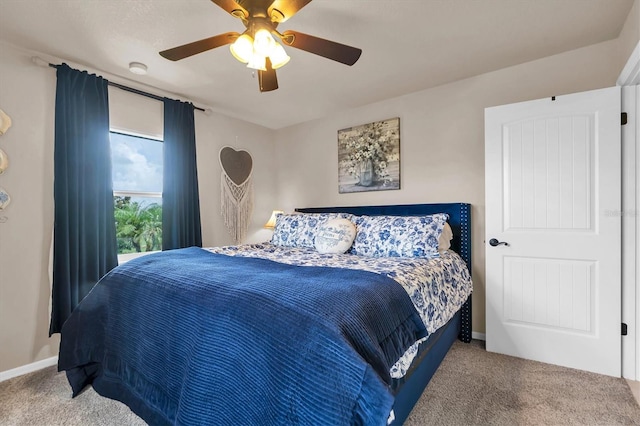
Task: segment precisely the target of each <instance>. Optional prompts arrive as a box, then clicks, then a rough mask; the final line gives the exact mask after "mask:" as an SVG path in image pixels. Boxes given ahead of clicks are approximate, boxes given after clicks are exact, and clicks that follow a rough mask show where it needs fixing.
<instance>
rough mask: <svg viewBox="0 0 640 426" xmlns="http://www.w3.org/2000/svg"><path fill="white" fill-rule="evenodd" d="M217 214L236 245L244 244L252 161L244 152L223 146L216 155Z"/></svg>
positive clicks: (249, 201) (248, 213)
mask: <svg viewBox="0 0 640 426" xmlns="http://www.w3.org/2000/svg"><path fill="white" fill-rule="evenodd" d="M219 160H220V167H221V169H222V174H221V176H220V213H221V214H222V217H223V219H224V224H225V226H226V227H227V229H228V230H229V233H230V234H231V236H232V237H233V240H234V242H235V243H236V244H239V243H241V242H242V240H244V238H245V236H246V235H247V230H248V229H249V224H250V223H251V214H252V213H253V182H252V176H251V175H252V172H253V158H251V154H249V153H248V152H247V151H244V150H235V149H234V148H232V147H230V146H225V147H223V148H222V149H221V150H220V154H219Z"/></svg>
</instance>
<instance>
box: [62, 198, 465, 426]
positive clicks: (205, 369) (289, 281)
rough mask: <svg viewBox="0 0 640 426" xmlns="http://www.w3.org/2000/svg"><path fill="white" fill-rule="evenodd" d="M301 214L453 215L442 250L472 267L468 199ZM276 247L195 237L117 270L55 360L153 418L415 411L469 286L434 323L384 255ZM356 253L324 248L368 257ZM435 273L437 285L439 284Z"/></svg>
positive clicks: (251, 419)
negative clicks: (298, 256) (374, 262)
mask: <svg viewBox="0 0 640 426" xmlns="http://www.w3.org/2000/svg"><path fill="white" fill-rule="evenodd" d="M297 212H298V214H301V215H308V216H313V215H324V214H328V213H332V214H347V215H355V217H357V218H359V219H358V220H363V219H362V218H365V219H364V220H366V218H374V219H375V218H376V217H378V216H385V215H386V216H403V217H413V218H414V219H416V218H419V217H425V216H427V217H430V216H429V215H446V217H447V219H448V220H447V222H448V225H449V226H450V228H451V229H452V231H453V239H452V240H451V247H450V251H449V252H446V253H442V254H441V255H436V256H435V257H436V260H437V261H438V262H440V263H441V264H443V265H445V264H447V262H453V263H452V265H455V266H454V267H453V268H454V269H455V270H458V269H460V266H458V265H459V264H462V265H463V266H465V265H466V267H465V268H464V271H462V270H461V271H459V272H460V273H461V274H462V275H461V276H464V275H465V273H466V275H470V271H471V251H470V223H471V221H470V206H469V205H468V204H464V203H448V204H418V205H400V206H368V207H362V206H359V207H334V208H304V209H297ZM429 220H431V219H429ZM365 223H366V222H365ZM434 227H435V225H434ZM362 229H366V227H365V226H364V225H363V226H362ZM355 247H356V244H355V243H354V248H355ZM359 247H360V248H361V249H362V247H364V245H362V244H361V245H360V246H359ZM243 249H244V248H243ZM263 249H264V247H263ZM269 250H270V251H271V255H272V256H275V260H277V261H274V259H273V258H272V259H269V258H268V257H262V254H260V255H255V256H254V255H252V254H246V253H249V251H247V250H245V251H246V253H243V252H242V250H239V249H235V248H234V249H233V250H232V249H231V248H218V249H216V248H211V249H209V250H205V249H200V248H196V247H192V248H187V249H180V250H171V251H167V252H162V253H158V254H153V255H148V256H144V257H142V258H139V259H136V260H134V261H130V262H128V263H126V264H124V265H121V266H119V267H118V268H116V269H114V270H113V271H111V272H110V273H109V274H107V275H106V276H105V277H104V278H103V279H102V280H100V282H99V283H98V284H97V285H96V286H95V287H94V289H93V290H92V291H91V292H90V294H89V295H88V296H87V297H86V298H85V299H84V300H83V301H82V302H81V304H80V305H79V306H78V308H76V310H74V312H73V314H72V316H71V317H70V318H69V320H68V321H67V322H66V323H65V325H64V327H63V330H62V333H61V346H60V356H59V363H58V369H59V371H63V370H64V371H66V372H67V378H68V379H69V383H70V384H71V387H72V390H73V395H74V396H76V395H78V394H79V393H80V392H82V390H83V389H84V388H85V387H86V386H88V385H92V386H93V388H94V389H95V390H96V391H97V392H98V393H99V394H101V395H103V396H106V397H109V398H112V399H116V400H119V401H122V402H124V403H125V404H126V405H128V406H129V407H130V408H131V409H132V411H134V412H135V413H136V414H138V415H139V416H140V417H142V418H143V419H144V420H145V421H147V422H148V423H149V424H332V425H333V424H336V425H338V424H379V425H384V424H394V425H396V424H402V423H403V422H404V420H405V419H406V418H407V417H408V415H409V413H410V411H411V409H412V407H413V406H414V405H415V403H416V402H417V400H418V399H419V398H420V395H421V393H422V391H423V390H424V388H425V387H426V385H427V383H428V382H429V380H430V378H431V377H432V375H433V374H434V372H435V371H436V369H437V367H438V366H439V364H440V363H441V361H442V359H443V358H444V356H445V355H446V353H447V351H448V349H449V348H450V346H451V345H452V344H453V342H454V341H455V339H456V338H459V339H460V340H462V341H465V342H469V341H470V339H471V296H470V289H468V290H464V291H465V292H464V293H463V290H462V286H461V285H460V286H455V287H456V289H455V291H454V292H453V293H451V294H452V295H453V296H452V295H449V296H442V294H444V293H440V294H441V296H440V299H441V300H439V302H440V304H441V305H443V306H448V307H449V309H453V308H452V306H453V305H454V303H453V300H454V299H455V298H456V297H457V298H458V300H457V302H456V304H455V306H456V307H455V312H452V313H450V314H448V315H452V317H451V318H450V319H446V322H445V323H444V324H443V325H440V326H438V327H437V329H434V330H430V329H429V327H432V325H427V324H426V319H425V316H426V315H427V313H428V315H429V316H430V317H431V316H432V317H433V318H439V319H440V320H441V321H444V318H445V317H444V315H443V314H441V313H440V312H439V311H437V310H435V309H432V306H428V308H429V309H427V306H426V305H425V306H418V305H417V304H416V302H415V299H414V297H415V296H416V294H417V293H418V292H417V291H416V292H415V293H416V294H411V295H410V294H409V293H408V290H407V288H406V286H405V287H403V286H402V285H399V283H401V282H403V280H404V281H406V282H409V280H408V278H406V277H411V276H412V275H411V273H409V274H408V275H404V276H403V277H404V278H403V279H400V276H402V274H400V275H398V276H395V275H394V274H396V271H395V269H394V271H393V273H389V274H383V273H379V272H376V271H377V269H375V268H379V267H380V266H375V267H369V266H367V267H364V270H363V268H360V267H355V266H354V267H353V268H352V267H343V266H340V267H336V266H328V265H324V264H320V265H318V264H304V263H303V264H302V265H303V266H301V265H300V264H297V263H295V262H289V263H287V262H286V261H285V260H284V255H283V253H284V252H295V253H299V252H300V251H302V252H304V251H305V250H307V251H308V248H300V250H298V248H296V249H295V250H293V249H292V250H289V249H287V250H284V251H282V247H274V245H271V246H269ZM350 250H351V249H350ZM453 252H455V253H457V254H455V253H453ZM251 253H253V252H251ZM360 254H362V252H360V253H355V254H354V255H349V254H345V255H339V254H336V255H335V256H333V255H327V256H326V258H333V257H336V258H338V257H340V256H344V257H348V259H350V261H354V260H351V259H355V260H357V262H355V261H354V262H355V263H363V264H364V263H366V264H367V265H369V264H370V263H371V262H370V260H369V259H362V256H361V255H360ZM321 257H322V256H321ZM390 259H391V258H390ZM324 260H326V259H324ZM385 262H386V263H389V262H390V261H386V260H384V259H383V262H382V263H383V264H384V263H385ZM420 262H423V260H422V259H417V260H414V259H409V260H406V263H407V264H408V265H419V266H420V265H422V263H420ZM420 267H421V266H420ZM367 268H369V269H367ZM371 268H373V269H371ZM451 270H453V269H451ZM443 271H445V273H444V275H447V274H449V272H447V271H448V270H445V269H443ZM465 271H466V272H465ZM440 275H443V274H442V273H440ZM456 280H457V278H456ZM432 281H433V283H432V284H430V285H433V286H434V288H435V286H436V285H440V284H438V283H436V280H432ZM469 281H470V280H469ZM454 282H458V281H455V280H454ZM460 282H462V281H460ZM469 284H470V283H469ZM403 285H404V284H403ZM407 285H411V283H409V284H407ZM301 290H303V291H301ZM420 291H421V292H423V293H425V294H426V293H427V292H426V291H423V290H420ZM429 291H430V292H432V291H431V290H429ZM438 291H440V290H438ZM435 294H436V296H437V294H438V292H437V291H436V292H435ZM463 295H464V297H463ZM409 296H411V297H409ZM449 299H450V300H449ZM382 313H384V314H382ZM416 341H419V342H420V343H418V344H416ZM402 360H404V361H403V362H404V363H403V362H401V361H402Z"/></svg>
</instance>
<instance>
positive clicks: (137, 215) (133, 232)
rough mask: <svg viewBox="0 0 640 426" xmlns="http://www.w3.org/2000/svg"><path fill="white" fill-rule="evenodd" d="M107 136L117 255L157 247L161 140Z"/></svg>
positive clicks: (159, 236)
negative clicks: (109, 142)
mask: <svg viewBox="0 0 640 426" xmlns="http://www.w3.org/2000/svg"><path fill="white" fill-rule="evenodd" d="M110 136H111V163H112V177H113V195H114V204H115V219H116V237H117V240H118V255H125V254H129V253H143V252H150V251H157V250H161V249H162V141H161V140H157V139H152V138H148V137H143V136H136V135H131V134H124V133H120V132H114V131H112V132H111V135H110ZM128 257H129V256H125V257H124V258H123V257H122V256H119V258H120V260H121V261H122V260H127V258H128Z"/></svg>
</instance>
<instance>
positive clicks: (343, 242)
mask: <svg viewBox="0 0 640 426" xmlns="http://www.w3.org/2000/svg"><path fill="white" fill-rule="evenodd" d="M355 237H356V226H355V225H354V224H353V222H351V221H350V220H349V219H331V220H328V221H326V222H325V223H323V224H322V225H320V228H319V229H318V232H317V233H316V238H315V241H314V244H315V247H316V250H317V251H318V253H322V254H326V253H332V254H334V253H345V252H346V251H347V250H349V248H350V247H351V244H353V240H354V238H355Z"/></svg>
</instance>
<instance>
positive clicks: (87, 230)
mask: <svg viewBox="0 0 640 426" xmlns="http://www.w3.org/2000/svg"><path fill="white" fill-rule="evenodd" d="M57 69H58V70H57V85H56V111H55V145H54V184H53V189H54V204H55V219H54V220H55V221H54V243H53V244H54V246H53V292H52V307H53V309H52V312H51V325H50V327H49V335H51V334H53V333H59V332H60V330H61V329H62V325H63V324H64V322H65V321H66V319H67V318H68V317H69V315H70V314H71V312H72V311H73V309H74V308H75V307H76V306H77V305H78V303H80V301H81V300H82V299H83V298H84V297H85V296H86V295H87V293H89V291H90V290H91V289H92V288H93V286H94V285H95V284H96V282H97V281H98V280H99V279H100V278H102V276H103V275H104V274H106V273H107V272H109V271H110V270H111V269H113V268H114V267H115V266H117V265H118V249H117V243H116V230H115V220H114V212H113V209H114V207H113V184H112V180H111V149H110V145H109V99H108V93H107V85H108V81H107V80H105V79H103V78H102V77H97V76H95V75H89V74H88V73H87V72H86V71H85V72H80V71H78V70H74V69H72V68H69V66H68V65H66V64H62V65H60V66H58V67H57Z"/></svg>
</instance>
